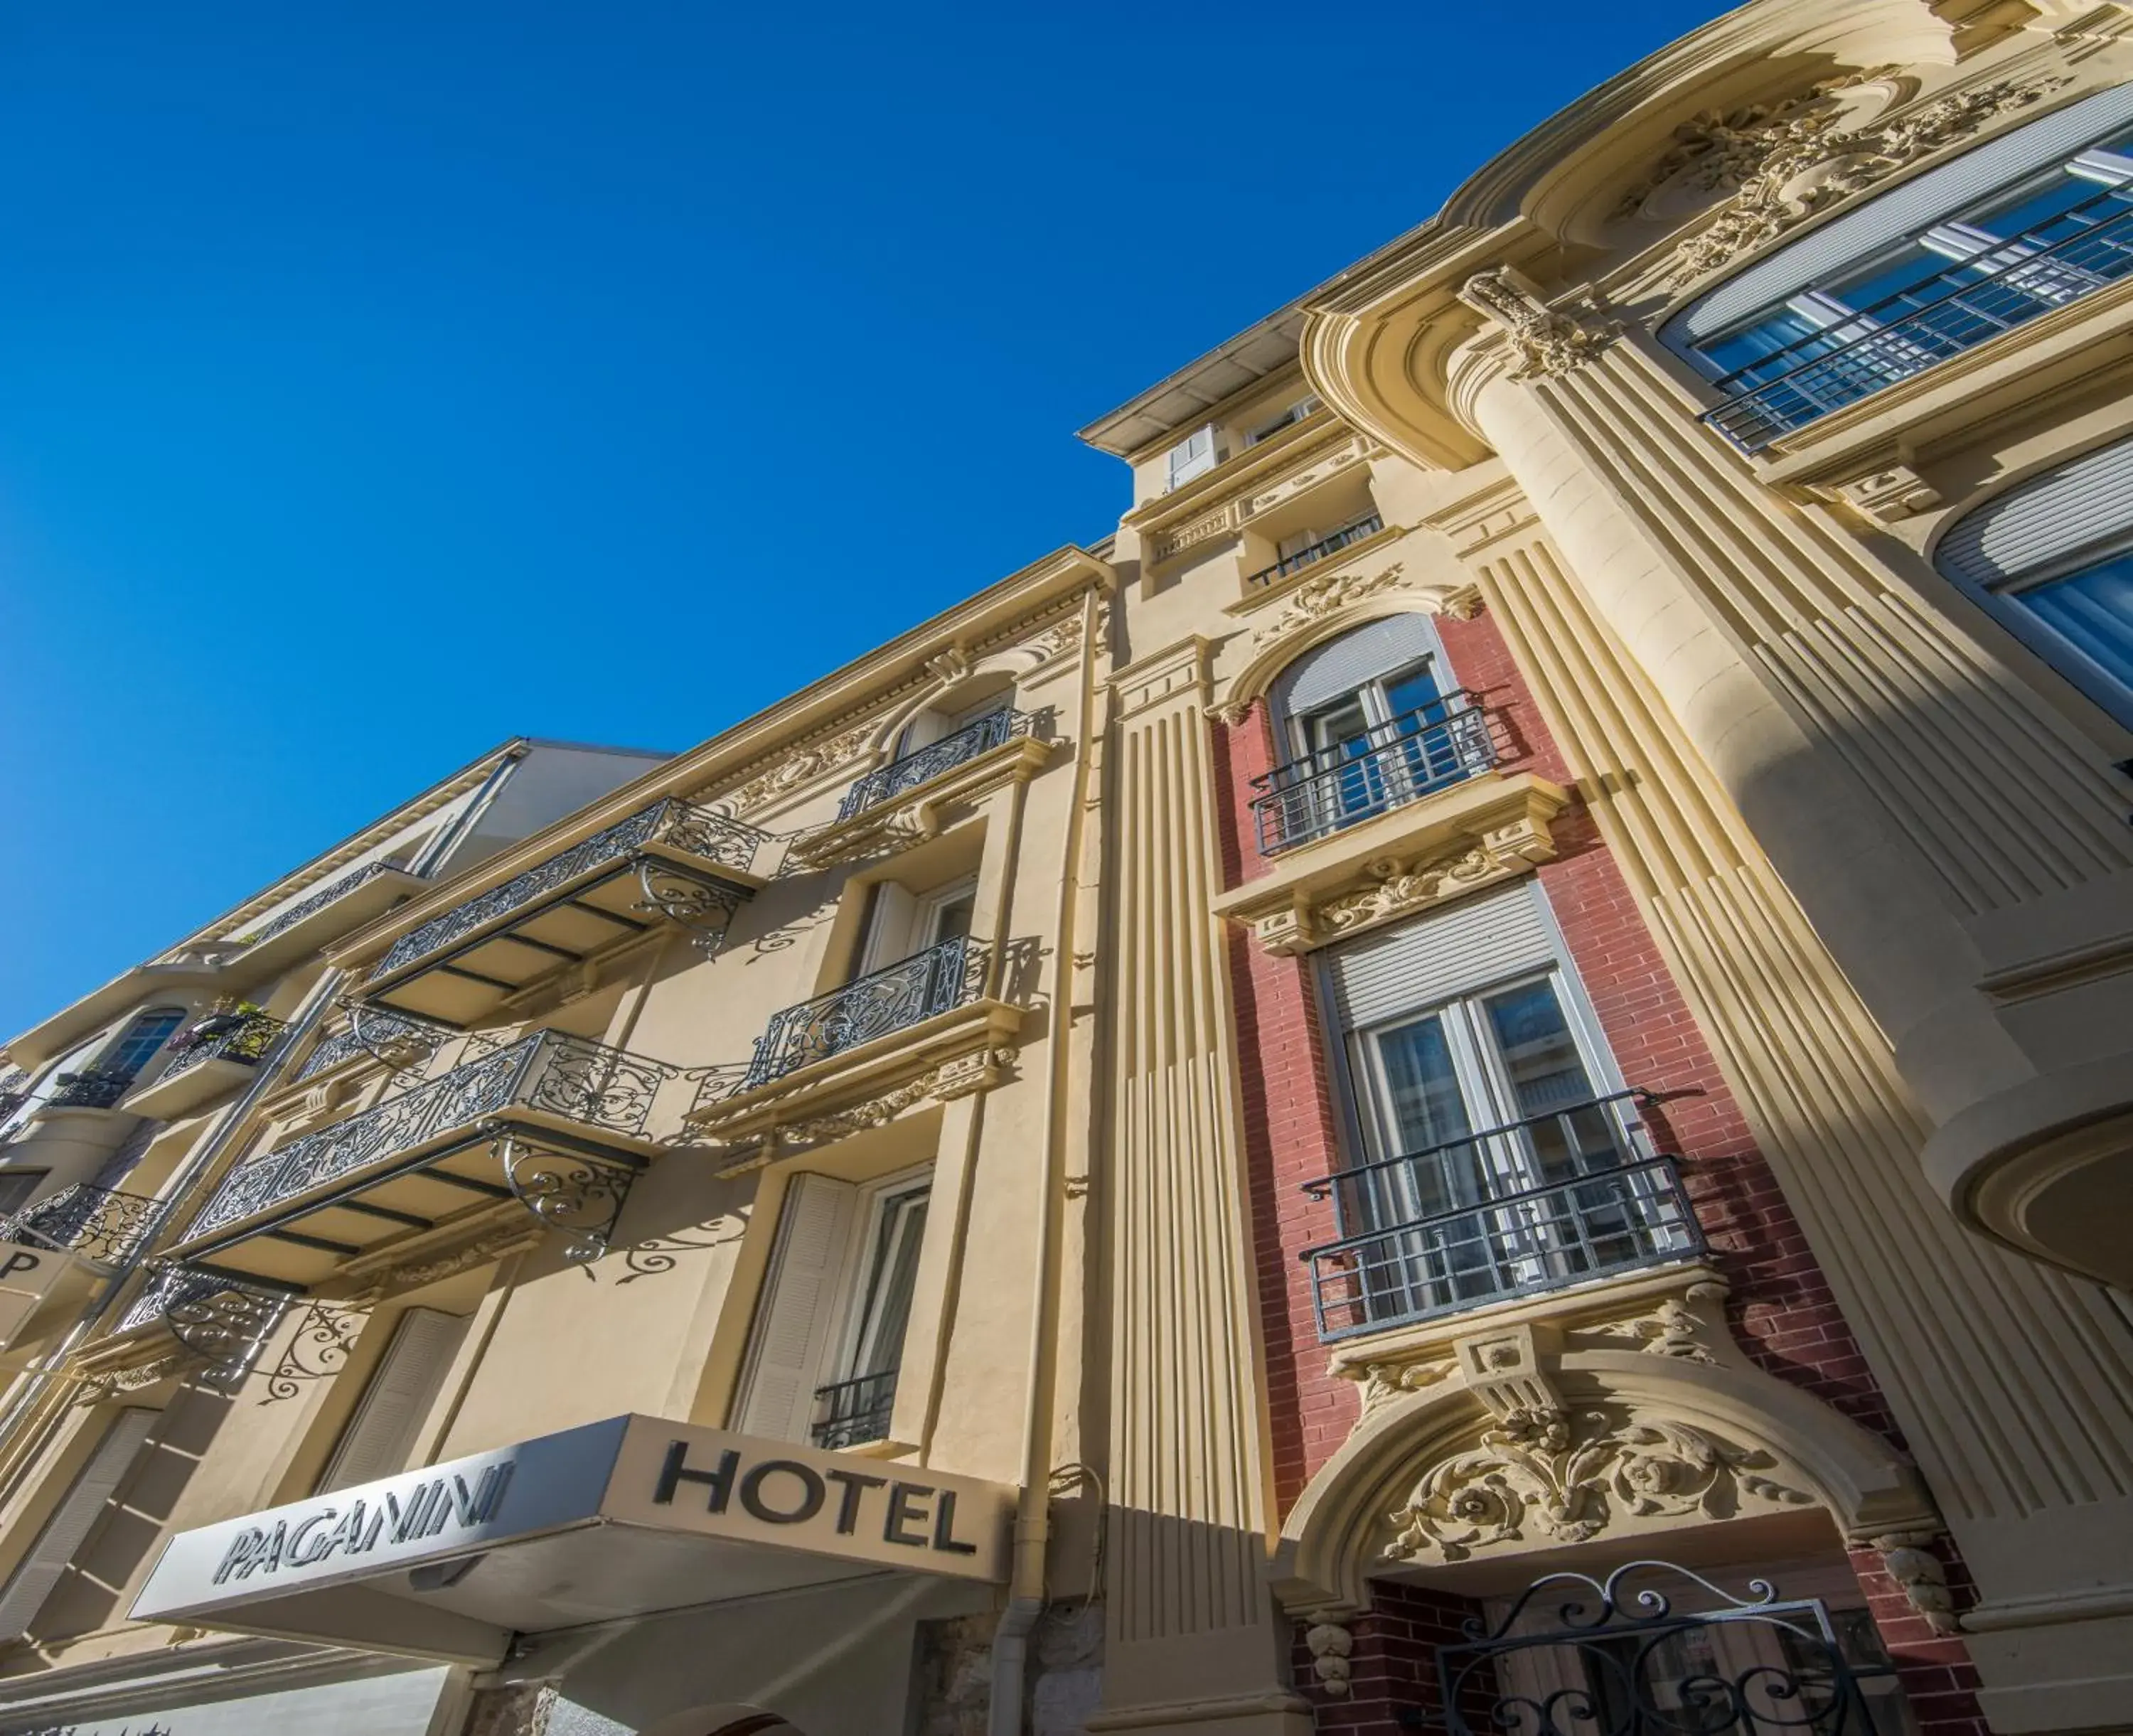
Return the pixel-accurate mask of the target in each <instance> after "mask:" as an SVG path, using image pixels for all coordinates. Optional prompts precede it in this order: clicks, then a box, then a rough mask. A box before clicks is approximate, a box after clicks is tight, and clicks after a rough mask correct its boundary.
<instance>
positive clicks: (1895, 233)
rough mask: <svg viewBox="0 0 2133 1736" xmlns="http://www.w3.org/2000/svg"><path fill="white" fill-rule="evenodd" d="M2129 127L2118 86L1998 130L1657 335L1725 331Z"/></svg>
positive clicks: (2130, 114)
mask: <svg viewBox="0 0 2133 1736" xmlns="http://www.w3.org/2000/svg"><path fill="white" fill-rule="evenodd" d="M2128 120H2133V84H2120V85H2116V86H2115V87H2114V88H2112V89H2109V90H2106V91H2102V92H2099V93H2098V94H2097V95H2095V96H2092V97H2089V98H2087V99H2085V100H2083V101H2082V102H2078V103H2073V104H2071V105H2069V106H2068V107H2067V108H2062V109H2060V110H2059V111H2058V113H2056V114H2048V115H2046V116H2044V118H2042V119H2041V120H2037V121H2033V122H2031V123H2029V125H2028V126H2026V127H2019V128H2017V129H2016V130H2015V132H2008V133H2002V134H2001V136H2000V137H1998V138H1996V139H1994V140H1992V141H1991V142H1990V143H1989V144H1985V145H1981V146H1979V147H1977V149H1975V150H1973V151H1966V152H1965V153H1964V154H1963V155H1962V156H1958V157H1957V158H1956V159H1955V161H1952V162H1949V163H1943V165H1942V166H1940V167H1939V168H1938V169H1934V170H1931V171H1928V173H1926V174H1924V175H1921V176H1919V178H1918V179H1917V180H1913V181H1907V182H1905V183H1904V185H1902V186H1899V187H1896V188H1895V189H1892V190H1890V191H1889V192H1886V193H1884V194H1882V195H1880V197H1879V198H1877V199H1875V200H1871V201H1869V202H1868V203H1867V204H1864V205H1862V206H1861V207H1860V209H1857V210H1856V211H1853V212H1851V213H1849V214H1847V215H1845V216H1842V217H1839V218H1837V219H1835V220H1834V221H1832V222H1831V223H1829V224H1826V225H1825V226H1823V227H1822V228H1819V229H1817V230H1816V231H1815V232H1814V233H1813V234H1811V235H1807V236H1803V237H1802V238H1800V239H1799V240H1798V241H1797V242H1795V243H1793V245H1792V246H1790V247H1789V248H1780V249H1779V251H1778V252H1775V253H1774V254H1772V255H1771V256H1770V257H1769V258H1767V259H1765V260H1764V261H1762V262H1760V264H1757V265H1753V266H1750V267H1749V268H1748V269H1747V270H1746V271H1745V272H1741V274H1740V276H1739V277H1733V278H1731V279H1729V280H1728V281H1726V282H1725V283H1722V284H1721V285H1720V286H1718V287H1717V289H1715V290H1713V291H1712V292H1711V293H1710V294H1709V295H1707V296H1705V297H1704V298H1703V299H1702V301H1697V302H1694V303H1692V304H1691V305H1689V306H1688V308H1686V309H1684V310H1683V311H1682V312H1681V313H1679V314H1678V315H1675V316H1674V317H1673V319H1671V320H1668V322H1667V323H1666V325H1665V327H1664V329H1662V330H1661V332H1660V334H1659V335H1660V337H1661V338H1662V339H1664V340H1665V341H1666V342H1667V343H1668V344H1672V345H1673V346H1674V347H1676V348H1677V349H1686V348H1687V347H1688V346H1689V345H1691V344H1695V343H1697V342H1698V341H1700V340H1701V339H1706V338H1709V337H1712V336H1713V335H1715V334H1717V333H1720V332H1722V331H1725V330H1726V329H1729V328H1730V327H1731V326H1734V325H1739V324H1740V323H1741V321H1742V320H1745V319H1746V318H1748V316H1749V315H1751V314H1755V313H1760V312H1761V311H1762V310H1764V309H1765V308H1768V307H1775V306H1776V305H1778V304H1779V303H1780V302H1782V301H1786V300H1787V299H1789V297H1791V296H1796V295H1798V293H1799V292H1800V291H1802V290H1803V289H1807V288H1808V287H1810V286H1813V285H1815V284H1818V283H1826V282H1827V281H1829V280H1830V279H1831V278H1832V277H1837V276H1840V275H1842V272H1844V271H1845V270H1846V269H1847V267H1851V266H1852V265H1855V264H1856V263H1858V262H1861V261H1863V260H1866V259H1867V258H1870V257H1872V256H1873V255H1874V254H1875V253H1876V252H1880V250H1881V249H1882V248H1885V247H1886V246H1888V245H1889V244H1890V243H1892V242H1895V241H1896V240H1899V239H1900V238H1902V237H1904V236H1906V235H1913V234H1916V233H1918V232H1919V230H1921V229H1924V228H1928V226H1930V225H1931V224H1935V223H1938V221H1939V220H1940V219H1942V218H1943V217H1946V216H1948V214H1950V213H1951V212H1953V211H1958V210H1961V209H1962V208H1963V207H1964V206H1966V205H1969V204H1974V203H1975V202H1976V201H1977V200H1981V199H1983V198H1985V197H1986V195H1989V194H1991V193H1993V192H1996V191H1997V190H1999V189H2000V188H2001V187H2003V186H2005V185H2008V184H2009V183H2010V182H2013V181H2016V180H2021V179H2022V178H2023V177H2024V176H2029V175H2032V174H2034V173H2035V172H2036V171H2038V170H2039V169H2045V168H2049V167H2050V166H2052V165H2053V164H2054V163H2061V162H2065V161H2068V159H2069V158H2071V157H2072V156H2074V155H2075V154H2076V153H2077V152H2078V151H2080V149H2081V147H2082V146H2083V145H2085V144H2087V143H2088V142H2089V141H2090V140H2092V139H2094V138H2097V137H2102V135H2103V134H2104V133H2107V132H2116V131H2117V129H2118V128H2119V127H2122V126H2124V125H2125V123H2126V122H2127V121H2128Z"/></svg>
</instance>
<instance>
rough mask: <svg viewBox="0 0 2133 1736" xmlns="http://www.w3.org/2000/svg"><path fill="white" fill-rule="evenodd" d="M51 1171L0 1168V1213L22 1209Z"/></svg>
mask: <svg viewBox="0 0 2133 1736" xmlns="http://www.w3.org/2000/svg"><path fill="white" fill-rule="evenodd" d="M50 1174H51V1171H49V1170H18V1169H15V1168H12V1167H10V1168H7V1169H0V1214H4V1213H7V1212H18V1211H20V1210H22V1208H23V1207H24V1206H26V1205H28V1204H29V1203H30V1197H31V1195H33V1194H35V1193H36V1190H38V1189H39V1188H40V1187H41V1186H43V1185H44V1181H45V1177H46V1176H48V1175H50Z"/></svg>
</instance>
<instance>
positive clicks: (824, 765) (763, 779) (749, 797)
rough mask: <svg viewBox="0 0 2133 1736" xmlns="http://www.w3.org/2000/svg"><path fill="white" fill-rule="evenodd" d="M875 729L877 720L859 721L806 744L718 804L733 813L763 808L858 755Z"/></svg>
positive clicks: (872, 735) (723, 798) (872, 737)
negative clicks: (865, 722) (806, 745)
mask: <svg viewBox="0 0 2133 1736" xmlns="http://www.w3.org/2000/svg"><path fill="white" fill-rule="evenodd" d="M873 739H874V724H871V723H867V724H855V725H854V726H853V727H852V728H850V729H845V730H843V731H840V733H837V734H835V735H832V736H829V737H826V738H824V739H823V740H821V741H819V742H816V743H814V744H813V745H812V746H811V747H806V748H801V749H800V750H799V751H798V752H797V753H792V754H790V755H788V756H787V757H786V758H784V759H782V760H781V761H779V762H778V764H777V765H775V766H773V767H771V769H770V770H769V771H768V772H763V773H761V774H760V775H759V776H758V777H752V778H750V779H749V781H747V782H746V783H744V784H743V785H742V786H740V787H739V789H737V790H733V791H729V792H728V793H727V794H726V795H725V796H721V797H720V799H719V803H718V805H719V806H720V807H722V808H724V809H725V810H726V811H727V812H728V813H729V814H733V815H741V814H745V813H747V812H748V811H749V810H750V809H751V808H759V807H761V806H762V805H763V804H764V803H765V802H767V801H771V800H773V798H775V797H777V796H782V795H783V794H784V793H785V791H787V790H790V789H792V787H793V786H795V785H797V784H803V783H805V782H806V781H808V779H810V778H812V777H820V776H821V774H822V773H824V772H833V771H835V769H836V768H837V767H839V766H841V765H845V764H847V763H848V762H850V761H852V760H854V759H856V758H858V757H859V755H860V754H861V753H864V752H865V751H866V748H867V744H868V743H869V742H871V741H872V740H873Z"/></svg>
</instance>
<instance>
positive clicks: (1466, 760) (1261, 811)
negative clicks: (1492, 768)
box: [1254, 615, 1495, 852]
mask: <svg viewBox="0 0 2133 1736" xmlns="http://www.w3.org/2000/svg"><path fill="white" fill-rule="evenodd" d="M1274 701H1275V712H1276V715H1277V719H1278V724H1277V727H1278V729H1279V730H1280V731H1282V732H1283V733H1284V734H1285V735H1286V737H1287V741H1286V743H1285V745H1286V747H1287V748H1288V753H1290V754H1291V755H1292V756H1293V757H1292V758H1290V759H1289V760H1288V761H1287V762H1285V763H1284V764H1283V765H1281V766H1279V767H1277V768H1276V769H1275V770H1274V771H1273V772H1270V773H1269V774H1268V775H1267V777H1265V778H1264V779H1263V780H1261V781H1260V787H1261V790H1262V791H1263V793H1262V794H1261V795H1260V796H1259V798H1258V800H1257V801H1256V802H1255V804H1254V807H1255V810H1256V812H1257V816H1258V820H1259V848H1260V849H1261V850H1262V852H1272V851H1274V850H1278V849H1286V848H1288V846H1290V845H1292V844H1301V843H1303V842H1306V841H1307V840H1308V839H1312V838H1317V837H1320V836H1322V835H1323V834H1325V833H1327V832H1328V831H1331V830H1336V829H1337V828H1339V827H1341V826H1346V825H1353V824H1355V822H1356V821H1357V820H1367V819H1369V818H1370V816H1371V815H1375V814H1382V813H1384V811H1385V810H1387V809H1389V808H1394V807H1398V806H1399V805H1402V804H1403V803H1405V802H1410V801H1414V800H1416V799H1417V798H1418V797H1419V796H1426V795H1428V793H1429V792H1430V791H1432V790H1436V789H1439V788H1442V786H1445V785H1446V784H1449V783H1456V782H1457V781H1459V780H1460V779H1461V778H1463V777H1467V776H1468V775H1469V774H1470V773H1471V772H1476V771H1479V770H1481V769H1483V768H1485V767H1486V766H1488V765H1489V764H1490V763H1491V762H1493V760H1494V757H1495V755H1494V752H1493V750H1492V748H1490V742H1489V738H1488V732H1487V728H1486V724H1485V719H1483V718H1482V716H1481V713H1479V712H1478V711H1476V710H1475V709H1473V708H1472V707H1471V704H1468V702H1467V695H1465V694H1463V693H1461V692H1460V691H1458V690H1457V689H1456V688H1452V687H1451V686H1449V685H1448V682H1447V678H1446V671H1445V670H1444V661H1443V653H1442V650H1441V648H1440V647H1438V645H1437V635H1436V632H1435V630H1434V629H1433V628H1432V627H1431V625H1430V623H1429V618H1428V616H1426V615H1394V616H1390V617H1389V618H1386V619H1384V620H1382V621H1374V622H1372V623H1370V625H1369V626H1367V627H1362V628H1357V629H1356V630H1355V632H1351V633H1349V634H1346V636H1344V637H1341V638H1339V639H1336V640H1334V641H1332V642H1331V643H1330V644H1327V645H1324V646H1322V647H1319V648H1318V649H1317V651H1315V652H1311V653H1309V654H1308V655H1307V656H1305V657H1303V658H1302V659H1301V660H1300V661H1298V662H1297V663H1295V664H1293V665H1292V666H1290V668H1289V670H1288V672H1287V673H1286V674H1285V675H1284V676H1283V678H1282V680H1281V681H1280V682H1279V683H1278V685H1277V686H1276V688H1275V691H1274Z"/></svg>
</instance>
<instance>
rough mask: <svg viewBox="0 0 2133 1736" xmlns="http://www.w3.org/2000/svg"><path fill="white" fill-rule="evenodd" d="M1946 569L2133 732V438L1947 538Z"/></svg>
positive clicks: (1942, 564) (1974, 516) (2033, 483)
mask: <svg viewBox="0 0 2133 1736" xmlns="http://www.w3.org/2000/svg"><path fill="white" fill-rule="evenodd" d="M1933 558H1934V560H1935V563H1936V564H1937V565H1938V566H1939V568H1940V570H1941V571H1942V572H1943V573H1944V574H1946V575H1948V577H1949V578H1950V579H1953V580H1954V581H1955V583H1956V584H1958V585H1959V586H1961V587H1962V589H1965V590H1967V592H1969V593H1970V594H1971V595H1972V596H1973V597H1974V598H1976V599H1977V601H1978V602H1979V603H1981V604H1983V606H1984V607H1985V608H1986V609H1988V610H1989V611H1991V613H1993V614H1994V615H1995V616H1996V617H1997V618H1999V620H2000V621H2001V623H2002V624H2003V625H2005V627H2006V628H2007V629H2008V630H2009V631H2010V632H2012V633H2014V634H2015V636H2016V637H2018V638H2020V639H2021V640H2022V641H2023V642H2025V643H2026V644H2027V645H2028V646H2029V647H2030V649H2031V650H2033V651H2034V652H2037V654H2038V655H2039V656H2041V657H2043V658H2044V660H2045V661H2047V662H2049V663H2050V664H2051V665H2052V666H2054V668H2056V669H2057V670H2058V671H2059V672H2060V673H2061V674H2062V675H2063V676H2066V677H2067V679H2068V680H2070V681H2072V682H2073V684H2074V685H2076V686H2077V687H2078V688H2080V689H2081V690H2082V691H2083V692H2084V693H2086V694H2087V695H2088V696H2089V697H2090V698H2091V699H2092V700H2095V701H2096V702H2097V704H2100V705H2102V707H2103V708H2104V709H2106V710H2107V711H2109V712H2111V714H2113V715H2114V716H2116V718H2117V719H2119V721H2120V722H2121V723H2124V724H2128V725H2129V726H2133V440H2119V441H2116V442H2115V443H2113V444H2112V445H2108V446H2104V447H2101V448H2099V449H2098V450H2096V451H2093V452H2091V453H2088V454H2084V455H2083V456H2082V457H2081V458H2078V459H2074V460H2073V462H2072V463H2070V464H2062V465H2061V466H2060V467H2059V468H2058V469H2055V470H2051V471H2047V472H2046V473H2045V474H2044V475H2042V476H2039V477H2034V478H2031V479H2030V480H2029V481H2028V482H2026V483H2023V484H2021V485H2020V487H2018V488H2012V489H2010V490H2009V491H2008V492H2007V493H2005V494H2002V495H2001V496H1999V497H1998V498H1996V499H1993V500H1990V501H1987V502H1986V503H1985V504H1984V505H1983V506H1981V507H1978V508H1977V510H1976V511H1975V512H1970V513H1967V514H1966V515H1965V516H1964V517H1962V518H1961V519H1958V520H1957V522H1956V523H1955V524H1954V525H1953V526H1952V527H1950V528H1949V530H1948V532H1947V534H1946V535H1945V536H1943V537H1942V538H1941V540H1940V544H1939V546H1938V548H1937V549H1936V550H1935V551H1934V554H1933Z"/></svg>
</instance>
